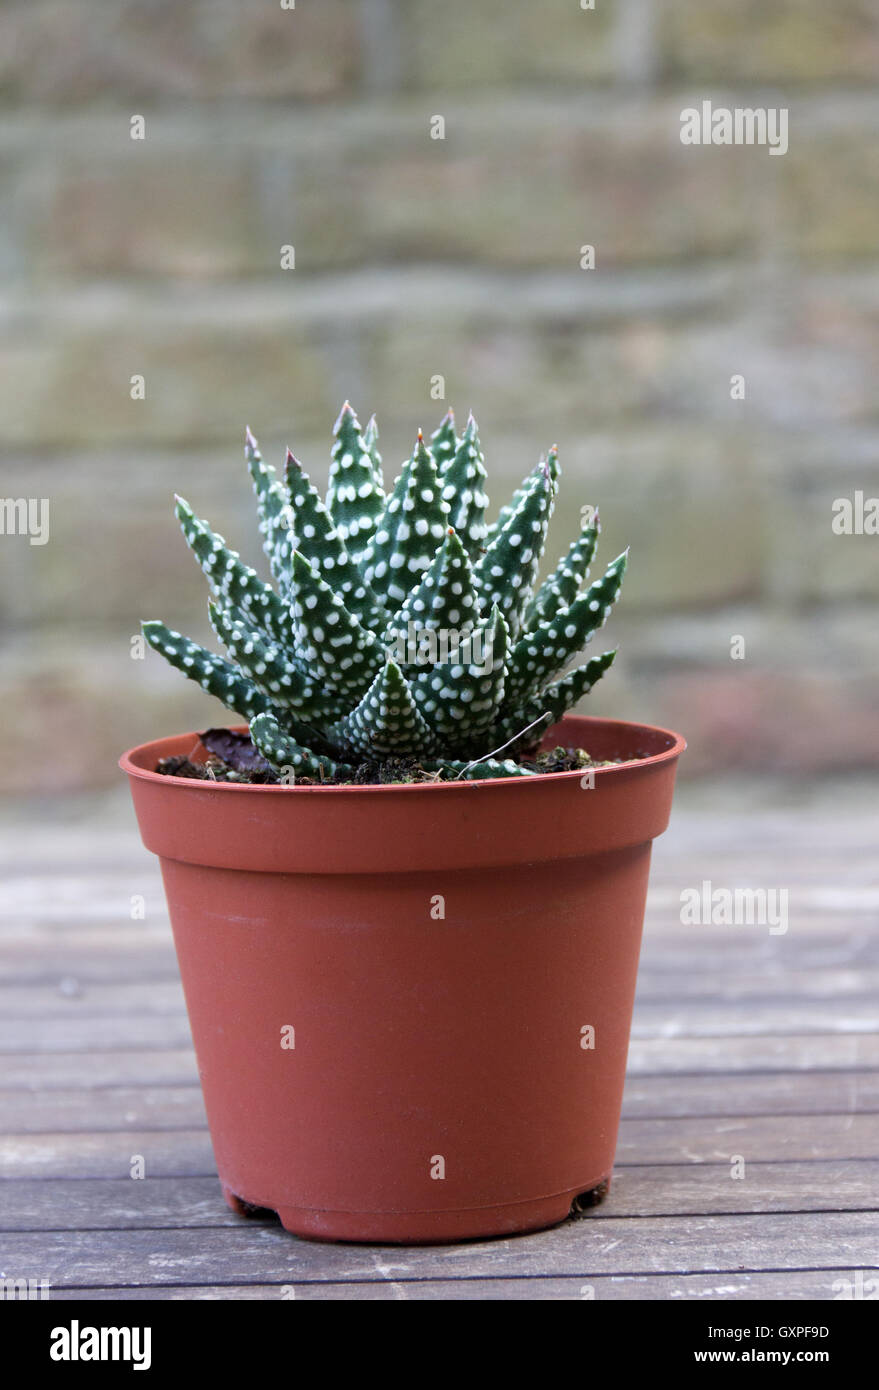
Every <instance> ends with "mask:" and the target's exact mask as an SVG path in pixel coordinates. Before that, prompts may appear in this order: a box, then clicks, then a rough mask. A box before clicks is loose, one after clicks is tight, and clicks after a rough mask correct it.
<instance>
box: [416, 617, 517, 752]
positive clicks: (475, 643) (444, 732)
mask: <svg viewBox="0 0 879 1390" xmlns="http://www.w3.org/2000/svg"><path fill="white" fill-rule="evenodd" d="M507 642H508V629H507V624H506V622H505V620H504V616H503V614H502V613H501V611H500V609H499V608H498V607H497V606H496V605H495V607H494V608H493V609H492V611H491V614H490V615H489V617H488V618H485V619H483V620H482V621H481V622H480V623H479V624H478V625H477V627H476V628H475V629H474V630H473V631H472V632H471V633H469V634H467V636H465V638H464V639H463V641H462V642H461V645H460V647H459V648H458V649H457V651H456V652H455V653H454V654H453V655H452V657H451V658H450V659H449V660H448V661H444V662H440V663H438V664H437V665H435V666H428V667H426V668H425V669H424V670H422V671H419V672H418V673H417V674H414V673H413V674H412V675H411V676H410V684H411V686H412V693H413V695H414V696H415V703H416V704H417V705H418V708H419V710H420V711H421V713H422V714H423V716H424V718H425V719H426V720H427V722H428V724H429V725H430V727H431V728H432V729H435V730H436V732H437V734H438V735H439V737H440V741H441V742H442V743H443V744H444V745H446V744H449V743H451V744H452V745H454V743H455V740H458V741H459V743H463V744H465V745H469V742H470V740H471V739H472V737H473V736H474V735H476V734H479V733H480V732H481V731H482V730H484V729H488V728H490V727H491V725H492V724H493V723H494V721H495V719H496V717H497V713H498V710H499V709H500V707H501V704H502V702H503V698H504V680H505V675H504V663H505V660H506V655H507Z"/></svg>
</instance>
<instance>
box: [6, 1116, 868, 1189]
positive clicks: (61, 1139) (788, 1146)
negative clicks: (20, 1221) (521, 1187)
mask: <svg viewBox="0 0 879 1390" xmlns="http://www.w3.org/2000/svg"><path fill="white" fill-rule="evenodd" d="M877 1139H879V1120H877V1117H876V1116H875V1115H821V1116H815V1115H783V1116H775V1115H760V1116H753V1117H749V1116H743V1117H739V1118H727V1117H713V1118H702V1117H699V1118H695V1119H693V1118H682V1119H674V1120H623V1121H622V1122H621V1124H620V1133H619V1141H618V1145H617V1164H618V1165H623V1164H626V1163H638V1164H645V1163H682V1162H690V1163H719V1164H726V1165H729V1163H730V1161H731V1159H732V1157H733V1156H734V1155H742V1156H743V1157H744V1159H745V1161H746V1163H747V1162H753V1163H757V1162H767V1161H770V1160H773V1159H782V1158H783V1159H786V1160H793V1159H803V1160H808V1159H844V1158H873V1157H875V1156H876V1154H877V1151H879V1142H877ZM132 1154H142V1155H143V1156H144V1158H145V1160H146V1169H147V1172H148V1173H149V1174H151V1175H153V1176H162V1175H163V1174H184V1173H189V1174H201V1175H204V1174H207V1173H211V1172H213V1171H214V1166H213V1160H212V1157H211V1148H210V1142H209V1138H208V1134H207V1131H206V1130H203V1129H196V1128H194V1129H184V1128H180V1129H143V1128H138V1127H131V1128H123V1129H119V1130H111V1131H96V1132H93V1133H85V1134H76V1133H75V1134H67V1133H59V1132H58V1131H50V1132H46V1133H40V1134H8V1135H6V1136H5V1137H3V1138H2V1139H0V1178H15V1177H24V1176H28V1177H33V1176H37V1175H41V1176H45V1177H53V1178H55V1177H82V1176H84V1177H120V1176H124V1175H125V1174H126V1173H127V1172H128V1168H129V1163H130V1160H131V1155H132Z"/></svg>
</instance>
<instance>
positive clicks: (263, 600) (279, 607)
mask: <svg viewBox="0 0 879 1390" xmlns="http://www.w3.org/2000/svg"><path fill="white" fill-rule="evenodd" d="M176 503H177V518H178V520H179V522H180V526H181V528H182V530H183V534H184V536H185V537H186V541H187V544H188V545H189V547H190V549H191V550H192V552H193V554H194V555H195V558H196V559H197V560H198V563H199V564H200V565H201V567H202V569H203V570H204V572H205V574H206V576H207V578H208V580H209V582H210V585H211V588H212V589H213V591H214V593H215V594H216V595H217V596H218V597H219V598H221V599H223V601H224V603H225V604H226V605H227V606H232V605H234V606H235V607H236V608H240V609H241V611H242V612H243V613H246V614H247V616H248V618H249V619H250V621H251V622H252V623H253V624H255V625H256V626H260V627H264V628H265V630H266V632H267V633H268V634H269V635H270V636H271V637H273V638H274V639H275V640H276V641H279V642H287V643H290V642H292V640H293V625H292V623H291V621H290V614H289V612H288V610H287V605H286V604H285V603H283V602H282V600H281V599H280V598H279V597H278V595H277V594H276V593H275V591H274V589H273V588H271V586H270V585H268V584H264V583H263V581H262V580H261V579H260V577H259V575H258V574H257V572H256V570H253V569H251V568H250V566H249V565H245V564H244V563H243V562H242V561H241V559H240V558H239V556H238V554H237V553H236V551H234V550H229V548H228V547H227V545H226V543H225V541H224V540H223V537H222V536H218V535H217V534H216V532H214V531H212V530H211V528H210V527H209V526H208V524H207V522H205V521H200V520H199V519H198V517H197V516H195V515H194V514H193V511H192V508H191V507H190V505H189V503H188V502H186V501H185V500H184V499H183V498H182V497H178V498H177V499H176Z"/></svg>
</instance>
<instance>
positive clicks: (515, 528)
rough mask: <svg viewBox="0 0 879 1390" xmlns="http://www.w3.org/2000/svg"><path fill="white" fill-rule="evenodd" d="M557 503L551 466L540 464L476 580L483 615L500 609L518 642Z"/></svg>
mask: <svg viewBox="0 0 879 1390" xmlns="http://www.w3.org/2000/svg"><path fill="white" fill-rule="evenodd" d="M554 500H555V483H554V482H553V479H552V475H551V473H550V470H549V468H548V466H547V465H546V464H545V463H544V464H540V465H538V467H537V468H536V469H535V470H534V473H533V474H532V475H531V480H530V482H529V484H528V486H527V488H526V489H525V492H524V494H523V496H522V500H521V501H520V503H519V505H518V506H517V507H516V509H515V511H513V512H512V513H511V515H510V516H509V517H508V518H507V520H506V522H505V523H504V525H503V527H502V528H501V530H500V531H499V532H498V533H497V535H496V536H495V538H494V540H493V541H492V542H491V543H490V545H489V546H488V548H487V550H486V551H485V552H484V554H483V555H482V556H481V558H480V560H479V562H478V564H477V565H476V569H475V571H474V577H475V582H476V587H477V589H478V590H479V598H480V603H481V605H482V610H483V612H485V611H487V610H488V609H489V608H490V607H491V605H492V604H493V603H496V604H497V605H498V607H499V608H500V609H501V611H502V613H503V615H504V617H505V618H506V620H507V623H508V624H509V628H510V634H511V636H512V638H513V640H514V641H515V639H516V637H518V635H519V629H520V627H521V621H522V614H523V612H524V609H525V606H526V604H527V603H528V600H529V599H530V597H531V590H532V587H533V585H534V580H535V578H536V577H537V570H538V567H539V565H540V558H541V556H542V554H543V547H544V544H545V541H546V529H547V527H548V525H549V518H550V516H551V515H552V508H553V502H554Z"/></svg>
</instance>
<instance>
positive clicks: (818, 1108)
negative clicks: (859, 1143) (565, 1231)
mask: <svg viewBox="0 0 879 1390" xmlns="http://www.w3.org/2000/svg"><path fill="white" fill-rule="evenodd" d="M870 1111H872V1112H879V1072H875V1071H874V1072H869V1071H863V1072H857V1071H850V1072H847V1071H838V1072H812V1071H805V1072H790V1073H787V1074H784V1073H782V1074H778V1075H776V1074H772V1073H770V1074H768V1075H762V1074H757V1075H749V1074H745V1075H738V1074H736V1073H732V1074H731V1075H729V1076H724V1077H722V1078H719V1077H718V1076H717V1075H714V1076H687V1075H684V1076H675V1077H669V1076H651V1077H649V1078H648V1077H643V1076H638V1075H633V1074H631V1073H630V1074H629V1076H628V1078H627V1080H626V1089H625V1094H624V1096H623V1114H624V1115H625V1116H626V1118H634V1117H636V1116H637V1117H639V1118H641V1119H646V1118H648V1117H653V1118H670V1117H672V1116H675V1115H798V1114H799V1115H804V1114H816V1115H817V1114H822V1115H850V1114H855V1113H858V1112H870ZM0 1113H2V1111H0Z"/></svg>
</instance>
